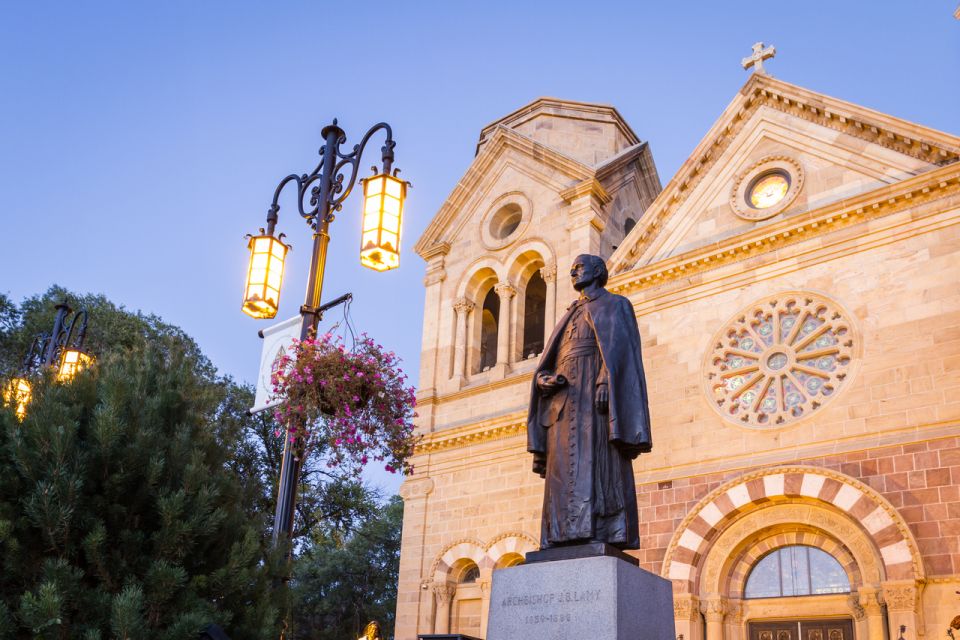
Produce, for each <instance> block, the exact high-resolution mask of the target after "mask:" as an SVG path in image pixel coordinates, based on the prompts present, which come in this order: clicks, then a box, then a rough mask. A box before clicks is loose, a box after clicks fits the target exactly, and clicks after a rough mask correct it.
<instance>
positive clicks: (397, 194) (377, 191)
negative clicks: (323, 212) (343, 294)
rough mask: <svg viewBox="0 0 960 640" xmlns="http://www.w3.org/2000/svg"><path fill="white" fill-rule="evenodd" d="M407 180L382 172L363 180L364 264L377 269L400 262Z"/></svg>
mask: <svg viewBox="0 0 960 640" xmlns="http://www.w3.org/2000/svg"><path fill="white" fill-rule="evenodd" d="M406 196H407V183H406V182H404V181H402V180H400V179H398V178H394V177H393V176H389V175H386V174H381V175H377V176H373V177H370V178H366V179H365V180H364V181H363V234H362V236H361V239H360V264H362V265H363V266H365V267H370V268H371V269H373V270H375V271H387V270H389V269H396V268H397V267H399V266H400V218H401V216H402V214H403V201H404V199H405V198H406Z"/></svg>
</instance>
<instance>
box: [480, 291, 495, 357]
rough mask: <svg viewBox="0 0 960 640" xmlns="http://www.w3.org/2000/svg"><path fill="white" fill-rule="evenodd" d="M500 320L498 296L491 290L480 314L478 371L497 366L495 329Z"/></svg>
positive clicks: (484, 300) (485, 298)
mask: <svg viewBox="0 0 960 640" xmlns="http://www.w3.org/2000/svg"><path fill="white" fill-rule="evenodd" d="M499 318H500V296H498V295H497V293H496V291H494V290H493V288H491V289H490V291H488V292H487V295H486V297H484V299H483V309H482V310H481V312H480V371H486V370H487V369H490V368H491V367H493V365H495V364H497V329H498V324H499V322H498V320H499Z"/></svg>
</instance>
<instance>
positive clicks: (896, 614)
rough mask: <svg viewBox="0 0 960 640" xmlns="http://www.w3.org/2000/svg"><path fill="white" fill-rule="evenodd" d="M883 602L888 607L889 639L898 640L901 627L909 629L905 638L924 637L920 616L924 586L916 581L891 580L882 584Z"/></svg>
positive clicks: (914, 639) (910, 639) (912, 639)
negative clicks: (921, 595)
mask: <svg viewBox="0 0 960 640" xmlns="http://www.w3.org/2000/svg"><path fill="white" fill-rule="evenodd" d="M880 587H881V589H882V591H883V601H884V603H886V605H887V633H888V634H889V635H888V636H887V637H888V638H889V640H896V638H899V637H900V626H901V625H903V626H905V627H906V628H907V630H906V631H905V632H904V636H903V637H904V638H907V639H908V640H917V638H918V637H920V635H922V631H923V629H921V627H920V620H919V616H918V615H917V610H918V606H919V604H920V589H921V587H922V584H918V583H917V581H916V580H890V581H888V582H883V583H881V584H880Z"/></svg>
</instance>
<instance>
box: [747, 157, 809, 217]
mask: <svg viewBox="0 0 960 640" xmlns="http://www.w3.org/2000/svg"><path fill="white" fill-rule="evenodd" d="M802 187H803V167H802V166H800V163H799V162H797V161H796V160H794V159H793V158H789V157H787V156H768V157H766V158H763V159H762V160H760V161H758V162H755V163H754V164H752V165H751V166H749V167H747V168H746V169H744V170H743V171H742V172H741V173H740V174H739V175H738V176H737V177H736V178H735V179H734V181H733V189H732V190H731V192H730V206H731V208H732V209H733V212H734V213H735V214H736V215H737V216H739V217H741V218H743V219H745V220H752V221H755V220H766V219H767V218H772V217H773V216H775V215H777V214H778V213H781V212H783V211H786V209H787V208H788V207H790V206H791V204H792V203H793V202H794V201H795V200H796V198H797V195H798V194H799V193H800V190H801V188H802Z"/></svg>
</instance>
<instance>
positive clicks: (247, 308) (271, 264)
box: [243, 229, 290, 319]
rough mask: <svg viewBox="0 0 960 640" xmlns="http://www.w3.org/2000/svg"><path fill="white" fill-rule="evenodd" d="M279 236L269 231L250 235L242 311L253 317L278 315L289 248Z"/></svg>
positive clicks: (267, 317)
mask: <svg viewBox="0 0 960 640" xmlns="http://www.w3.org/2000/svg"><path fill="white" fill-rule="evenodd" d="M262 232H263V230H262V229H261V233H262ZM282 237H283V234H282V233H281V234H280V236H279V237H277V238H274V237H273V236H272V235H259V236H251V237H250V243H249V245H248V248H249V249H250V268H249V269H248V270H247V286H246V288H245V289H244V295H243V312H244V313H246V314H247V315H248V316H251V317H253V318H266V319H269V318H273V317H275V316H276V315H277V309H278V307H279V306H280V283H281V282H282V281H283V261H284V259H286V257H287V251H288V250H289V249H290V247H289V246H287V245H285V244H283V242H282V241H281V240H280V238H282Z"/></svg>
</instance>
